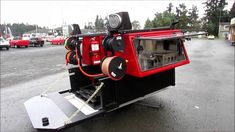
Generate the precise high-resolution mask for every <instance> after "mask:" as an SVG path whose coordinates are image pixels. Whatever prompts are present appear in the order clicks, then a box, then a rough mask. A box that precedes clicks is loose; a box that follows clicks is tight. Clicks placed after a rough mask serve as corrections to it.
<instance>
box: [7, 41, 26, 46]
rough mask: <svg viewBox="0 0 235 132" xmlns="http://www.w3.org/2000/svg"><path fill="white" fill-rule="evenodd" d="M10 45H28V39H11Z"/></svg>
mask: <svg viewBox="0 0 235 132" xmlns="http://www.w3.org/2000/svg"><path fill="white" fill-rule="evenodd" d="M10 46H29V40H11V41H10Z"/></svg>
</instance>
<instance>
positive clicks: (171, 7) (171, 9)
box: [167, 3, 173, 13]
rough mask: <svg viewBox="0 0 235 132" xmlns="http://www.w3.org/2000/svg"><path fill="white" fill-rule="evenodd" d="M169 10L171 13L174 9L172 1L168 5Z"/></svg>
mask: <svg viewBox="0 0 235 132" xmlns="http://www.w3.org/2000/svg"><path fill="white" fill-rule="evenodd" d="M167 11H168V12H169V13H172V11H173V5H172V3H169V5H168V7H167Z"/></svg>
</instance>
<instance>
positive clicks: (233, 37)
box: [228, 18, 235, 45]
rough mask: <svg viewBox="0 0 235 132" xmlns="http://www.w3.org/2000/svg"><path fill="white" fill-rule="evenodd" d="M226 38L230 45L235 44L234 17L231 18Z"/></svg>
mask: <svg viewBox="0 0 235 132" xmlns="http://www.w3.org/2000/svg"><path fill="white" fill-rule="evenodd" d="M228 39H229V41H230V42H231V43H232V45H235V18H232V19H231V22H230V27H229V37H228Z"/></svg>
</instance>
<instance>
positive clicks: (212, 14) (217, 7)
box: [203, 0, 227, 36]
mask: <svg viewBox="0 0 235 132" xmlns="http://www.w3.org/2000/svg"><path fill="white" fill-rule="evenodd" d="M203 4H205V8H206V10H205V17H204V20H205V22H204V23H205V25H204V27H206V29H207V32H208V33H209V34H213V35H215V36H218V30H219V23H220V21H221V18H222V19H223V17H221V16H223V15H224V14H225V12H226V11H224V7H225V6H226V5H227V2H226V1H225V0H207V1H206V2H205V3H203Z"/></svg>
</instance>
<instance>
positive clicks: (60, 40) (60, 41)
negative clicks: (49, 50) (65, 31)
mask: <svg viewBox="0 0 235 132" xmlns="http://www.w3.org/2000/svg"><path fill="white" fill-rule="evenodd" d="M64 41H65V39H64V37H62V36H57V37H56V38H54V39H52V40H50V41H49V42H51V44H52V45H61V44H62V45H63V44H64Z"/></svg>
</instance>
